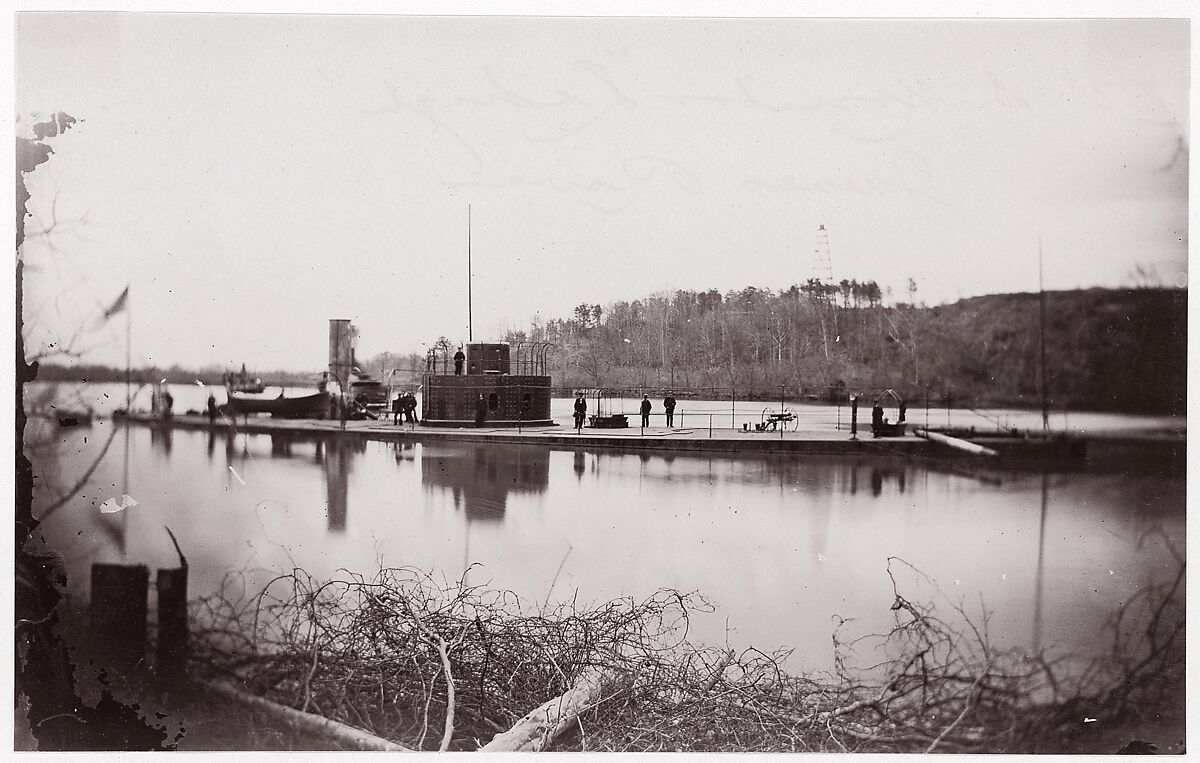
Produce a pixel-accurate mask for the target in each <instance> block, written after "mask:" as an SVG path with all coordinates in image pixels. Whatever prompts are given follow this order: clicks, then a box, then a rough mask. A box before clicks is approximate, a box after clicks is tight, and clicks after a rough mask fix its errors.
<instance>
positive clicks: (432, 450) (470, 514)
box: [421, 445, 550, 522]
mask: <svg viewBox="0 0 1200 763" xmlns="http://www.w3.org/2000/svg"><path fill="white" fill-rule="evenodd" d="M421 483H422V484H423V485H424V486H425V489H426V491H427V492H433V491H434V489H435V488H442V489H445V490H449V491H450V492H451V493H452V495H453V496H454V505H455V508H458V507H460V506H461V507H463V509H464V510H465V512H466V515H467V521H468V522H472V521H481V522H500V521H503V519H504V513H505V510H506V509H507V505H508V495H509V493H541V492H543V491H545V489H546V486H547V485H548V484H549V483H550V451H549V450H547V449H545V448H539V447H528V446H501V447H496V446H487V445H477V446H474V447H457V448H439V447H436V446H429V445H426V446H425V447H424V448H423V449H422V454H421Z"/></svg>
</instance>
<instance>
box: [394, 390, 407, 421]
mask: <svg viewBox="0 0 1200 763" xmlns="http://www.w3.org/2000/svg"><path fill="white" fill-rule="evenodd" d="M403 412H404V400H403V399H402V397H401V395H399V394H397V395H396V399H395V400H393V401H392V426H395V425H397V424H399V423H400V414H401V413H403Z"/></svg>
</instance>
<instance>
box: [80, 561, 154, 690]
mask: <svg viewBox="0 0 1200 763" xmlns="http://www.w3.org/2000/svg"><path fill="white" fill-rule="evenodd" d="M149 583H150V570H149V569H147V567H146V565H144V564H138V565H129V564H104V563H97V564H93V565H92V598H91V605H90V607H89V613H88V614H89V620H90V624H91V639H92V643H93V644H94V646H95V647H96V649H97V650H98V652H99V653H100V654H102V655H103V656H105V657H107V658H109V659H111V660H112V664H113V666H114V667H122V668H130V667H133V666H134V665H136V664H137V663H138V662H140V661H142V660H143V659H144V658H145V656H146V594H147V591H148V590H149Z"/></svg>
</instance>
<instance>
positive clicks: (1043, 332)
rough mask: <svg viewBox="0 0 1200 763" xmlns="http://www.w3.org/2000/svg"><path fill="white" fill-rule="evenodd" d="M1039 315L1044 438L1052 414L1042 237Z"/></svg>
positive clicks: (1047, 435)
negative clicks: (1048, 403)
mask: <svg viewBox="0 0 1200 763" xmlns="http://www.w3.org/2000/svg"><path fill="white" fill-rule="evenodd" d="M1038 313H1039V315H1040V317H1041V321H1040V323H1041V326H1040V330H1039V332H1038V334H1039V335H1040V337H1041V351H1042V385H1041V386H1042V436H1043V437H1049V436H1050V412H1049V409H1048V408H1047V407H1046V290H1045V288H1043V286H1042V237H1041V236H1038Z"/></svg>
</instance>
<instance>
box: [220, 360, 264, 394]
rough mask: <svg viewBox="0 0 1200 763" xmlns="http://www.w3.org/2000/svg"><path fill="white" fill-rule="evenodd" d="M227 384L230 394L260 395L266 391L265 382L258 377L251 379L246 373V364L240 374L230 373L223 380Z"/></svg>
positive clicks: (226, 387)
mask: <svg viewBox="0 0 1200 763" xmlns="http://www.w3.org/2000/svg"><path fill="white" fill-rule="evenodd" d="M222 381H224V382H225V389H227V390H229V391H230V392H249V393H251V394H259V393H261V392H262V391H263V390H265V389H266V385H264V384H263V380H262V379H260V378H258V377H257V376H255V377H251V376H250V374H248V373H246V364H245V363H243V364H242V370H241V371H240V372H232V371H231V372H228V373H226V374H225V378H224V379H223V380H222Z"/></svg>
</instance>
